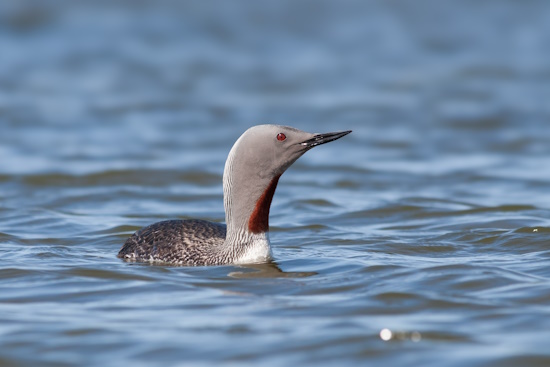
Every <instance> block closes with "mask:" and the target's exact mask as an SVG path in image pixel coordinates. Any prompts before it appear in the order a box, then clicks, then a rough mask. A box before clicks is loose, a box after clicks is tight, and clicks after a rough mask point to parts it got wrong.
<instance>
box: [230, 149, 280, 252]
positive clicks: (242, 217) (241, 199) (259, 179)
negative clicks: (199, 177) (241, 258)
mask: <svg viewBox="0 0 550 367" xmlns="http://www.w3.org/2000/svg"><path fill="white" fill-rule="evenodd" d="M279 177H280V175H278V176H275V177H266V176H262V175H261V174H258V173H257V172H254V171H253V170H250V169H249V167H243V165H242V164H241V162H239V161H237V160H235V152H234V150H232V151H231V152H230V153H229V157H228V158H227V162H226V164H225V169H224V175H223V194H224V208H225V221H226V224H227V236H226V242H230V243H232V244H235V243H236V244H246V243H247V242H254V241H259V240H261V239H265V241H266V242H267V243H268V244H269V238H268V232H269V210H270V208H271V201H272V199H273V195H274V194H275V189H276V188H277V183H278V182H279Z"/></svg>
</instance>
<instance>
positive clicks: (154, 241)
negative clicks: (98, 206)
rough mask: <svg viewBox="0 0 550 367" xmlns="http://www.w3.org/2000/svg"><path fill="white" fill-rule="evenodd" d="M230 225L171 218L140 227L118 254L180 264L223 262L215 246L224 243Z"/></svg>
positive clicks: (134, 258)
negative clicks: (217, 254)
mask: <svg viewBox="0 0 550 367" xmlns="http://www.w3.org/2000/svg"><path fill="white" fill-rule="evenodd" d="M225 235H226V226H225V225H223V224H220V223H213V222H208V221H205V220H196V219H191V220H167V221H163V222H158V223H154V224H151V225H150V226H147V227H145V228H142V229H140V230H139V231H137V232H136V233H134V234H133V235H132V236H131V237H130V238H128V239H127V240H126V242H125V243H124V246H122V248H121V249H120V251H119V253H118V257H120V258H123V259H125V260H129V261H155V262H165V263H171V264H179V265H214V264H217V263H220V262H223V260H222V259H218V258H217V257H216V256H215V252H214V250H216V249H220V248H221V247H222V246H223V245H224V241H225Z"/></svg>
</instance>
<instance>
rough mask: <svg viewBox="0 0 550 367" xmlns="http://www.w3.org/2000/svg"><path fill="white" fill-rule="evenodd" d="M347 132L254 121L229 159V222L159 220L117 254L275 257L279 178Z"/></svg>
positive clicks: (188, 260)
mask: <svg viewBox="0 0 550 367" xmlns="http://www.w3.org/2000/svg"><path fill="white" fill-rule="evenodd" d="M349 133H351V130H347V131H340V132H331V133H322V134H319V133H308V132H305V131H301V130H299V129H296V128H293V127H290V126H282V125H256V126H252V127H251V128H249V129H248V130H246V131H245V132H244V133H243V134H242V135H241V136H240V137H239V138H238V139H237V141H236V142H235V144H234V145H233V147H232V148H231V150H230V152H229V155H228V157H227V160H226V162H225V167H224V171H223V203H224V209H225V224H223V223H216V222H210V221H206V220H201V219H183V220H179V219H175V220H165V221H161V222H157V223H154V224H151V225H149V226H147V227H144V228H142V229H140V230H138V231H137V232H135V233H134V234H133V235H132V236H130V237H129V238H128V239H127V240H126V242H125V243H124V245H123V246H122V248H121V249H120V251H119V253H118V255H117V256H118V257H119V258H122V259H124V260H125V261H131V262H150V263H164V264H172V265H182V266H212V265H239V264H255V263H266V262H270V261H272V259H273V257H272V251H271V244H270V241H269V210H270V207H271V202H272V199H273V195H274V194H275V189H276V188H277V184H278V182H279V178H280V177H281V175H282V174H283V173H284V172H285V171H286V170H287V168H289V167H290V166H291V165H292V164H293V163H294V162H295V161H296V160H297V159H298V158H300V157H301V156H302V155H303V154H304V153H306V152H307V151H309V150H310V149H312V148H314V147H317V146H319V145H322V144H325V143H328V142H331V141H334V140H337V139H340V138H341V137H343V136H345V135H347V134H349Z"/></svg>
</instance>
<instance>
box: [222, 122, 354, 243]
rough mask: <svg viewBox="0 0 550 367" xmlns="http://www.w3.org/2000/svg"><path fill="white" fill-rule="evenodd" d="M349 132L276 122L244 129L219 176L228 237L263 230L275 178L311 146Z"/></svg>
mask: <svg viewBox="0 0 550 367" xmlns="http://www.w3.org/2000/svg"><path fill="white" fill-rule="evenodd" d="M350 132H351V130H349V131H343V132H335V133H326V134H312V133H308V132H305V131H301V130H298V129H295V128H293V127H288V126H280V125H258V126H254V127H251V128H250V129H248V130H247V131H245V132H244V133H243V134H242V135H241V137H240V138H239V139H238V140H237V142H235V144H234V145H233V148H232V149H231V151H230V153H229V156H228V158H227V162H226V163H225V170H224V175H223V188H224V206H225V212H226V222H227V229H228V236H229V235H230V233H231V232H232V231H240V230H242V229H247V230H248V231H249V232H252V233H261V232H267V231H268V229H269V226H268V218H269V207H270V205H271V199H272V198H273V194H274V193H275V188H276V187H277V182H278V180H279V177H280V176H281V175H282V174H283V173H284V171H286V169H287V168H288V167H290V166H291V165H292V163H294V162H295V161H296V160H297V159H298V158H300V157H301V156H302V155H303V154H304V153H305V152H307V151H308V150H310V149H311V148H313V147H316V146H318V145H321V144H324V143H328V142H331V141H334V140H336V139H339V138H341V137H343V136H344V135H347V134H349V133H350Z"/></svg>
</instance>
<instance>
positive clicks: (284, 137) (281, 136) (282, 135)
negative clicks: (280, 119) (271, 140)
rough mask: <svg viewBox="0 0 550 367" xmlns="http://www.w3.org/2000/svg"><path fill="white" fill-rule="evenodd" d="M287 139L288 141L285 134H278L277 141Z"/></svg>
mask: <svg viewBox="0 0 550 367" xmlns="http://www.w3.org/2000/svg"><path fill="white" fill-rule="evenodd" d="M285 139H286V135H285V134H283V133H278V134H277V140H279V141H283V140H285Z"/></svg>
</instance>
